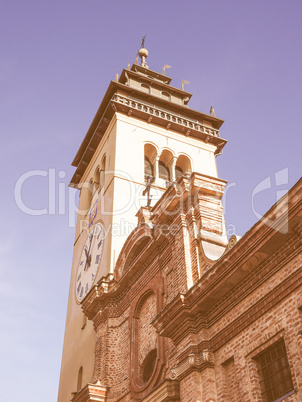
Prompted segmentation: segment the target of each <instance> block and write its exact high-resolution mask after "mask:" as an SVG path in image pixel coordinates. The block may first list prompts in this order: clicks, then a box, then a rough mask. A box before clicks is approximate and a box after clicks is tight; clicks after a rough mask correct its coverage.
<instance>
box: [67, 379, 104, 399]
mask: <svg viewBox="0 0 302 402" xmlns="http://www.w3.org/2000/svg"><path fill="white" fill-rule="evenodd" d="M108 389H109V388H108V387H105V386H104V385H101V384H100V383H99V382H97V383H96V384H87V385H86V386H85V387H84V388H83V389H81V391H79V392H77V393H75V395H74V397H73V398H72V400H71V401H72V402H106V401H107V391H108Z"/></svg>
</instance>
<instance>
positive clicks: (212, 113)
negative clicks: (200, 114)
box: [210, 106, 215, 117]
mask: <svg viewBox="0 0 302 402" xmlns="http://www.w3.org/2000/svg"><path fill="white" fill-rule="evenodd" d="M210 114H211V115H212V116H213V117H215V110H214V108H213V106H211V108H210Z"/></svg>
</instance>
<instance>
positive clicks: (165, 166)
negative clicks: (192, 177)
mask: <svg viewBox="0 0 302 402" xmlns="http://www.w3.org/2000/svg"><path fill="white" fill-rule="evenodd" d="M157 155H158V154H157V150H156V148H155V147H154V146H153V145H151V144H146V145H145V168H144V173H145V182H147V180H148V177H154V176H157V177H158V178H159V179H162V180H165V182H166V185H168V184H169V183H170V182H171V181H173V180H178V179H179V178H180V177H181V176H183V175H184V174H186V173H191V172H192V169H191V162H190V159H189V158H188V157H187V156H185V155H180V156H179V157H178V158H177V161H176V163H175V162H174V163H173V158H174V156H173V154H172V152H171V151H169V150H167V149H165V150H163V152H162V153H161V155H160V158H159V161H158V164H157V168H158V172H156V169H155V167H156V159H157ZM173 166H174V168H173Z"/></svg>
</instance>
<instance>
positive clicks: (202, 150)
mask: <svg viewBox="0 0 302 402" xmlns="http://www.w3.org/2000/svg"><path fill="white" fill-rule="evenodd" d="M139 55H140V57H141V63H140V64H138V62H136V63H135V64H134V65H133V66H132V67H131V68H130V66H128V67H127V68H126V69H124V70H123V72H122V74H121V76H120V77H119V78H118V77H116V80H115V81H112V82H111V83H110V85H109V87H108V90H107V92H106V94H105V96H104V98H103V101H102V103H101V105H100V107H99V109H98V112H97V114H96V116H95V118H94V120H93V122H92V124H91V126H90V128H89V130H88V132H87V134H86V136H85V138H84V140H83V143H82V145H81V146H80V149H79V151H78V153H77V155H76V157H75V159H74V161H73V164H74V166H75V167H76V172H75V174H74V176H73V178H72V180H71V185H72V186H74V187H75V188H78V189H79V190H80V211H79V215H78V222H77V228H76V238H75V245H74V259H73V266H72V274H71V283H70V294H69V301H68V311H67V320H66V329H65V338H64V349H63V357H62V367H61V377H60V386H59V396H58V402H67V401H70V400H72V401H73V402H88V401H186V402H187V401H188V402H189V401H192V402H193V401H202V402H204V401H207V402H210V401H213V402H214V401H238V402H239V401H240V402H241V401H281V400H283V399H286V400H287V401H300V400H301V399H302V394H301V387H302V364H301V363H302V294H301V262H302V256H301V226H302V225H301V217H302V205H301V204H302V202H301V187H302V182H301V180H300V181H299V182H298V183H297V184H296V185H295V186H294V187H293V188H292V189H291V190H290V191H289V193H288V194H287V195H286V196H284V197H283V198H282V199H280V200H279V201H278V202H277V203H276V204H275V205H274V206H273V207H272V208H271V209H270V210H269V211H268V212H267V213H266V215H265V216H264V217H263V219H261V221H259V222H258V223H257V224H255V225H254V226H253V227H252V228H251V229H250V230H249V231H248V232H247V233H246V234H245V235H244V236H243V237H242V238H237V237H236V236H232V237H231V238H230V239H229V240H228V239H227V236H226V230H225V223H224V216H223V208H222V202H221V199H222V196H223V193H224V188H225V185H226V181H225V180H222V179H220V178H218V176H217V169H216V157H217V156H218V155H219V154H220V153H221V150H222V148H223V146H224V145H225V143H226V140H224V139H223V138H221V136H220V132H219V129H220V127H221V125H222V123H223V121H222V120H220V119H218V118H217V117H216V116H215V113H214V110H213V109H212V110H211V113H210V114H205V113H201V112H197V111H195V110H192V109H190V108H189V107H188V105H187V104H188V101H189V99H190V97H191V94H190V93H188V92H186V91H184V88H182V89H177V88H175V87H173V86H171V85H170V82H171V79H170V78H169V77H167V76H166V75H165V71H163V73H162V74H160V73H157V72H155V71H153V70H151V69H149V68H148V66H147V64H146V57H147V56H148V52H147V50H146V49H145V48H144V47H143V48H142V49H141V50H140V53H139Z"/></svg>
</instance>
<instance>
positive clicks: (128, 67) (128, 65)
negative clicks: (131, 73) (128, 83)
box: [127, 60, 130, 70]
mask: <svg viewBox="0 0 302 402" xmlns="http://www.w3.org/2000/svg"><path fill="white" fill-rule="evenodd" d="M127 70H130V61H129V60H128V64H127Z"/></svg>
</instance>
